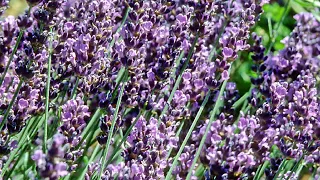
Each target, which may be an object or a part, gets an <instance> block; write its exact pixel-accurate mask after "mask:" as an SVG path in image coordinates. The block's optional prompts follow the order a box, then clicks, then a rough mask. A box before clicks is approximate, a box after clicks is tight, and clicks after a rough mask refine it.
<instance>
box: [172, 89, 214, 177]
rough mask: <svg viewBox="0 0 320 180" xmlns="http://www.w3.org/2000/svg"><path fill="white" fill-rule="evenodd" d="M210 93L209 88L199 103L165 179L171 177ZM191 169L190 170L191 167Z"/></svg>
mask: <svg viewBox="0 0 320 180" xmlns="http://www.w3.org/2000/svg"><path fill="white" fill-rule="evenodd" d="M210 95H211V92H210V90H209V92H208V93H207V95H206V97H205V99H204V101H203V102H202V104H201V107H200V109H199V111H198V113H197V115H196V118H195V119H194V121H193V122H192V125H191V127H190V128H189V131H188V133H187V135H186V137H185V138H184V140H183V142H182V144H181V146H180V148H179V151H178V153H177V155H176V156H175V158H174V160H173V163H172V165H171V167H170V169H169V171H168V173H167V176H166V180H169V179H171V176H172V171H173V169H174V168H175V167H176V165H177V163H178V159H179V158H180V155H181V154H182V151H183V150H184V147H185V146H186V144H187V142H188V140H189V138H190V136H191V134H192V131H193V129H194V128H195V127H196V125H197V123H198V120H199V118H200V116H201V114H202V111H203V109H204V107H205V106H206V104H207V102H208V100H209V97H210ZM191 170H192V169H191Z"/></svg>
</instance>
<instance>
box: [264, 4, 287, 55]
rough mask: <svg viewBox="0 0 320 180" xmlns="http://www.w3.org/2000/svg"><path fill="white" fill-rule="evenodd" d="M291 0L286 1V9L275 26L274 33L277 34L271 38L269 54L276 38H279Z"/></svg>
mask: <svg viewBox="0 0 320 180" xmlns="http://www.w3.org/2000/svg"><path fill="white" fill-rule="evenodd" d="M290 1H291V0H287V3H286V5H285V9H284V11H283V13H282V15H281V20H280V22H279V23H278V24H277V27H276V28H275V32H274V35H275V36H274V37H273V38H271V43H270V45H269V47H268V50H267V52H266V54H269V52H270V51H271V48H272V47H273V45H274V43H275V40H276V38H277V36H278V31H279V28H280V26H281V25H282V23H283V21H284V18H285V17H286V14H287V11H288V9H289V4H290Z"/></svg>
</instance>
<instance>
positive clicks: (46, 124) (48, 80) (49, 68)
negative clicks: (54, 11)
mask: <svg viewBox="0 0 320 180" xmlns="http://www.w3.org/2000/svg"><path fill="white" fill-rule="evenodd" d="M52 32H53V28H52V27H51V28H50V33H51V36H52ZM52 41H53V37H51V38H50V40H49V57H48V67H47V84H46V106H45V120H44V135H43V144H42V150H43V152H44V153H46V152H47V138H48V119H49V95H50V81H51V58H52Z"/></svg>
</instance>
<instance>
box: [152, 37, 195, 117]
mask: <svg viewBox="0 0 320 180" xmlns="http://www.w3.org/2000/svg"><path fill="white" fill-rule="evenodd" d="M198 38H199V33H197V35H196V37H195V40H194V41H193V44H192V46H191V49H190V51H189V53H188V57H187V60H186V62H185V63H184V64H183V66H182V69H181V71H180V72H179V76H178V78H177V80H176V82H175V84H174V87H173V89H172V91H171V93H170V96H169V99H168V101H167V103H166V105H165V106H164V108H163V110H162V112H161V114H160V117H159V120H158V123H160V122H161V119H162V117H163V116H164V115H165V113H166V112H167V110H168V108H169V104H170V103H171V101H172V99H173V96H174V94H175V92H176V90H177V89H178V86H179V84H180V81H181V79H182V73H183V72H184V70H185V69H186V68H187V66H188V64H189V61H190V59H191V57H192V54H193V51H194V47H195V46H196V43H197V41H198Z"/></svg>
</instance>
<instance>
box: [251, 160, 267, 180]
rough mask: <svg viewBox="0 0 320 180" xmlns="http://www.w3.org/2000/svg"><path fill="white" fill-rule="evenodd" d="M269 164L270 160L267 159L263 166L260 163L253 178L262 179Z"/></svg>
mask: <svg viewBox="0 0 320 180" xmlns="http://www.w3.org/2000/svg"><path fill="white" fill-rule="evenodd" d="M268 165H269V161H265V162H264V163H263V165H262V166H261V165H260V168H259V169H258V171H257V173H256V174H255V176H254V177H253V180H259V179H261V177H262V175H263V174H264V170H265V169H266V168H267V166H268Z"/></svg>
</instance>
